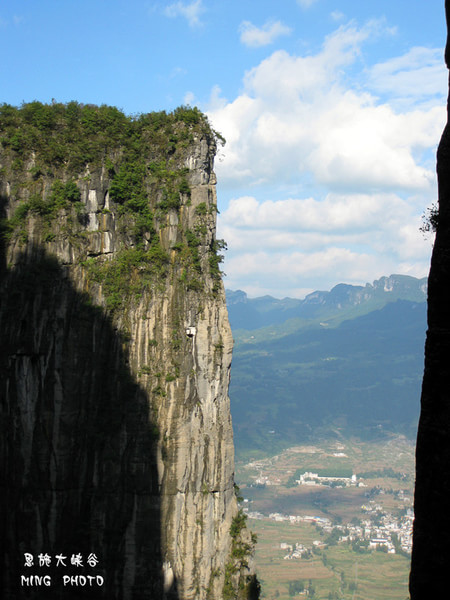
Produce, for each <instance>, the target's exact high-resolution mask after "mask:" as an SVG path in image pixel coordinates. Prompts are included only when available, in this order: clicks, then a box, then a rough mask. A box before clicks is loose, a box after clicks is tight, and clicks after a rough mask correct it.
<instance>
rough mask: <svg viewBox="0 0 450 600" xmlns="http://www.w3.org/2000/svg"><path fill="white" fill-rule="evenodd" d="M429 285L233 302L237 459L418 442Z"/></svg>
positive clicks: (392, 280) (237, 295) (238, 296)
mask: <svg viewBox="0 0 450 600" xmlns="http://www.w3.org/2000/svg"><path fill="white" fill-rule="evenodd" d="M426 299H427V279H426V278H423V279H416V278H414V277H408V276H405V275H391V276H390V277H382V278H380V279H378V280H377V281H375V282H374V283H373V284H367V285H365V286H352V285H346V284H339V285H337V286H335V287H334V288H333V289H332V290H330V291H329V292H323V291H317V292H313V293H311V294H309V295H308V296H306V298H305V299H304V300H298V299H292V298H284V299H282V300H278V299H276V298H272V297H270V296H264V297H262V298H248V297H247V295H246V294H245V293H244V292H242V291H237V292H230V291H228V292H227V306H228V311H229V316H230V322H231V326H232V330H233V337H234V339H235V346H234V351H233V363H232V369H231V384H230V399H231V407H232V417H233V426H234V432H235V438H234V439H235V446H236V450H237V455H238V457H240V456H244V455H246V456H250V455H255V453H258V452H261V453H263V454H264V453H266V454H267V453H270V452H273V453H275V452H277V451H278V450H279V449H281V448H282V447H287V446H288V445H296V444H298V443H303V442H305V441H306V440H311V439H314V438H315V437H317V436H322V435H326V436H330V435H337V436H338V437H339V436H346V435H356V436H358V437H361V438H366V439H369V438H372V437H374V436H375V437H377V436H379V435H384V434H386V433H396V434H398V433H402V434H405V435H407V436H408V437H411V439H412V438H414V436H415V432H416V426H417V418H418V411H419V397H420V385H421V377H422V373H423V351H424V341H425V330H426V307H427V304H426Z"/></svg>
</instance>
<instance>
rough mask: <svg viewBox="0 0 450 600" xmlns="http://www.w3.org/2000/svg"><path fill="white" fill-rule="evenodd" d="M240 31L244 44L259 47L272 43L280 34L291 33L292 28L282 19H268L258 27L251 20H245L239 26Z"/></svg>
mask: <svg viewBox="0 0 450 600" xmlns="http://www.w3.org/2000/svg"><path fill="white" fill-rule="evenodd" d="M239 31H240V33H241V42H242V43H243V44H245V45H246V46H250V47H252V48H257V47H260V46H267V45H269V44H272V43H273V42H274V41H275V40H276V39H277V38H278V37H280V36H283V35H289V34H290V33H291V31H292V29H291V28H290V27H287V26H286V25H283V24H282V23H281V22H280V21H268V22H267V23H266V24H265V25H263V26H262V27H256V25H253V23H251V22H250V21H243V22H242V23H241V25H240V26H239Z"/></svg>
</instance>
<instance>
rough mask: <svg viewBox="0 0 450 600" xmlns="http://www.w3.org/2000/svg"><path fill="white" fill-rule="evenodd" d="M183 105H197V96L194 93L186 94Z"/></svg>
mask: <svg viewBox="0 0 450 600" xmlns="http://www.w3.org/2000/svg"><path fill="white" fill-rule="evenodd" d="M183 104H188V105H189V106H193V105H194V104H195V94H194V93H193V92H186V93H185V95H184V98H183Z"/></svg>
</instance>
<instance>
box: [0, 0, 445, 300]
mask: <svg viewBox="0 0 450 600" xmlns="http://www.w3.org/2000/svg"><path fill="white" fill-rule="evenodd" d="M0 45H1V50H0V51H1V56H2V57H3V59H2V61H1V63H0V80H1V81H2V84H1V96H0V101H2V102H8V103H11V104H14V105H20V104H21V103H22V102H23V101H25V102H27V101H31V100H34V99H37V100H40V101H43V102H50V101H51V100H52V98H55V99H56V100H58V101H61V102H67V101H70V100H78V101H79V102H85V103H98V104H101V103H106V104H112V105H116V106H118V107H119V108H122V109H123V110H124V111H125V112H126V113H128V114H131V113H138V112H149V111H152V110H161V109H165V110H172V109H173V108H175V107H176V106H179V105H180V104H186V103H189V104H191V105H193V106H194V105H196V106H198V107H199V108H201V109H202V110H203V111H205V112H206V113H207V114H208V116H209V118H210V120H211V122H212V124H213V126H214V127H215V128H216V129H217V130H218V131H220V132H221V133H222V134H223V135H224V136H225V138H226V139H227V144H226V146H225V147H224V148H221V149H220V151H219V154H218V157H217V159H216V172H217V176H218V182H219V183H218V197H219V209H220V211H221V214H220V215H219V223H218V235H219V237H223V238H225V239H226V241H227V242H228V247H229V250H228V252H227V258H226V262H225V266H224V270H225V272H226V273H227V277H226V279H225V283H226V286H227V287H229V288H231V289H243V290H245V291H247V292H248V293H249V295H251V296H257V295H262V294H265V293H269V294H272V295H274V296H277V297H283V296H286V295H289V296H296V297H303V296H304V295H305V294H306V293H308V292H309V291H313V290H315V289H323V290H326V289H330V288H331V287H332V286H333V285H335V284H337V283H340V282H346V283H352V284H360V283H365V282H367V281H373V280H374V279H376V278H379V277H381V276H382V275H389V274H391V273H404V274H410V275H414V276H425V275H426V274H427V272H428V264H429V256H430V251H431V244H432V240H431V239H430V238H428V239H424V237H423V235H422V234H421V233H420V231H419V227H420V224H421V215H422V213H423V212H424V210H425V208H426V207H427V206H429V205H430V204H431V203H432V202H434V201H435V199H436V182H435V175H434V173H435V166H434V161H435V151H436V146H437V143H438V141H439V137H440V134H441V131H442V128H443V126H444V124H445V101H446V93H447V91H446V87H447V77H448V75H447V71H446V69H445V66H444V64H443V57H442V54H443V47H444V45H445V19H444V0H428V1H427V2H423V0H395V1H392V0H365V1H363V2H362V1H356V0H278V1H274V0H272V1H268V0H259V1H258V2H256V1H245V0H240V1H236V0H177V1H175V2H172V1H171V0H169V1H167V2H162V1H159V2H158V1H152V0H149V1H142V0H134V1H133V0H127V1H126V2H125V1H122V0H90V1H89V2H88V1H85V0H64V1H61V0H59V1H57V0H53V1H49V0H40V1H39V2H35V1H34V0H15V1H14V2H11V1H9V2H5V1H1V0H0Z"/></svg>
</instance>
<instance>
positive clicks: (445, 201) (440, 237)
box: [410, 1, 450, 600]
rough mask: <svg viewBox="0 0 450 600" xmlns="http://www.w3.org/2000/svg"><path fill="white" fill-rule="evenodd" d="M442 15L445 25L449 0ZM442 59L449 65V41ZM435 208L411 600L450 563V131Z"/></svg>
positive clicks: (443, 576)
mask: <svg viewBox="0 0 450 600" xmlns="http://www.w3.org/2000/svg"><path fill="white" fill-rule="evenodd" d="M445 5H446V17H447V24H449V23H450V3H449V2H448V1H447V2H446V3H445ZM445 61H446V64H447V67H450V50H449V43H448V42H447V47H446V51H445ZM437 174H438V188H439V212H438V215H437V220H436V222H437V227H436V240H435V244H434V249H433V255H432V259H431V269H430V275H429V280H428V332H427V340H426V347H425V371H424V378H423V387H422V399H421V415H420V421H419V429H418V437H417V450H416V488H415V498H414V512H415V520H414V533H413V552H412V565H411V577H410V592H411V598H412V600H428V599H429V598H445V597H447V596H448V589H449V583H448V577H447V569H448V565H449V564H450V546H449V543H448V537H449V533H450V513H449V511H448V499H449V497H450V311H449V306H450V129H449V122H447V125H446V127H445V129H444V133H443V135H442V138H441V141H440V144H439V148H438V153H437Z"/></svg>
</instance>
